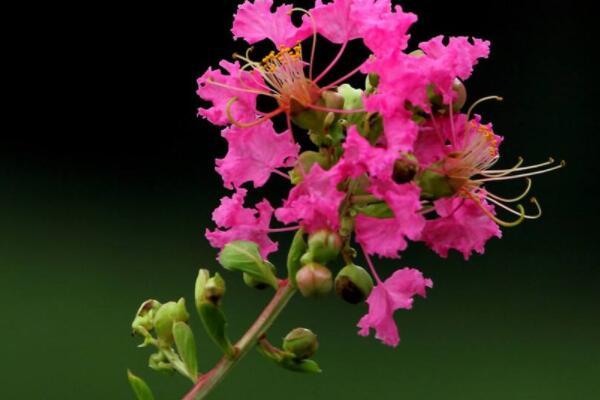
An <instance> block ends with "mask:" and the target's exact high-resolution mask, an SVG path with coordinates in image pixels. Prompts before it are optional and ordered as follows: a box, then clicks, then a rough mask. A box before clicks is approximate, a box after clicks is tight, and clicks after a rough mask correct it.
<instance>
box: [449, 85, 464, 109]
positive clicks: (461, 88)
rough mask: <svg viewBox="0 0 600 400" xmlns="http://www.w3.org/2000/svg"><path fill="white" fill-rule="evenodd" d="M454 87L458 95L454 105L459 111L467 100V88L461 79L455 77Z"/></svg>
mask: <svg viewBox="0 0 600 400" xmlns="http://www.w3.org/2000/svg"><path fill="white" fill-rule="evenodd" d="M452 89H454V91H455V92H456V95H457V96H456V99H454V102H453V104H452V106H453V109H454V111H456V112H458V111H460V109H461V108H463V107H464V105H465V103H466V102H467V88H465V85H464V84H463V83H462V82H461V81H460V79H455V80H454V84H453V85H452Z"/></svg>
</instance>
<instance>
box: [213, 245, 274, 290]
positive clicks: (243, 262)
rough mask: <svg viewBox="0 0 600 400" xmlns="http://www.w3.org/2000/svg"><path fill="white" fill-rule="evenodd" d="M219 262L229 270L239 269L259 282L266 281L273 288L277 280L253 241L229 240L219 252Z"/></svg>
mask: <svg viewBox="0 0 600 400" xmlns="http://www.w3.org/2000/svg"><path fill="white" fill-rule="evenodd" d="M219 262H220V263H221V265H222V266H223V267H224V268H225V269H228V270H230V271H239V272H243V273H247V274H248V275H251V276H252V277H253V278H255V279H257V280H258V281H261V282H266V283H268V284H269V286H271V287H272V288H274V289H277V287H278V280H277V277H276V276H275V274H274V273H273V270H272V269H271V266H272V265H271V264H270V263H269V262H267V261H265V260H263V258H262V256H261V255H260V251H259V248H258V245H257V244H256V243H254V242H250V241H245V240H236V241H233V242H229V243H228V244H227V245H225V247H223V250H221V253H220V254H219Z"/></svg>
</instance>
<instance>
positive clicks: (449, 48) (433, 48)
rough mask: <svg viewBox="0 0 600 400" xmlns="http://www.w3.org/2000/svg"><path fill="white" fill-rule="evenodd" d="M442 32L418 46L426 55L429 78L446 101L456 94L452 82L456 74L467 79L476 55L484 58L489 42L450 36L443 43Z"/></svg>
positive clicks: (478, 57)
mask: <svg viewBox="0 0 600 400" xmlns="http://www.w3.org/2000/svg"><path fill="white" fill-rule="evenodd" d="M443 41H444V37H443V36H436V37H434V38H433V39H431V40H429V41H427V42H423V43H421V44H420V45H419V48H421V50H423V51H424V52H425V53H426V54H427V56H426V57H425V59H427V60H428V61H429V62H428V64H429V65H428V71H427V74H428V76H429V80H430V82H431V83H433V84H435V86H436V88H437V90H439V91H440V93H441V94H442V95H443V96H444V103H446V104H449V103H450V101H451V100H453V99H454V98H455V97H456V93H455V92H454V90H452V85H453V83H454V80H455V79H456V78H460V79H463V80H464V79H467V78H468V77H469V76H471V73H472V72H473V67H474V66H475V65H476V64H477V61H478V60H479V59H480V58H487V57H488V55H489V53H490V42H488V41H486V40H481V39H473V42H472V43H471V41H469V38H467V37H464V36H460V37H451V38H450V39H449V40H448V44H447V45H444V43H443Z"/></svg>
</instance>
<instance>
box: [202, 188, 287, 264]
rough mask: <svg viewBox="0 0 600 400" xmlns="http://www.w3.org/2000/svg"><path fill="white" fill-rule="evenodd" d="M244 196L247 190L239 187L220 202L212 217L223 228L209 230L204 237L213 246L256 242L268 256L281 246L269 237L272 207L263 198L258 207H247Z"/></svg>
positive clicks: (261, 251) (219, 246)
mask: <svg viewBox="0 0 600 400" xmlns="http://www.w3.org/2000/svg"><path fill="white" fill-rule="evenodd" d="M245 196H246V190H245V189H238V190H237V191H236V192H235V193H234V194H233V195H232V196H231V197H223V198H222V199H221V205H220V206H219V207H217V208H216V209H215V211H214V212H213V220H214V221H215V223H216V224H217V226H218V227H219V228H220V229H215V230H213V231H211V230H208V229H207V230H206V232H205V236H206V238H207V239H208V241H209V243H210V244H211V246H213V247H215V248H218V249H222V248H223V247H224V246H225V245H226V244H227V243H229V242H231V241H234V240H249V241H252V242H255V243H256V244H258V247H259V248H260V253H261V255H262V256H263V257H265V258H266V257H267V256H268V255H269V254H270V253H272V252H274V251H276V250H277V247H278V246H277V243H276V242H273V241H272V240H271V239H270V238H269V236H268V231H269V224H270V222H271V216H272V215H273V207H271V204H269V202H268V201H267V200H263V201H261V202H260V203H258V204H257V205H256V209H251V208H244V198H245Z"/></svg>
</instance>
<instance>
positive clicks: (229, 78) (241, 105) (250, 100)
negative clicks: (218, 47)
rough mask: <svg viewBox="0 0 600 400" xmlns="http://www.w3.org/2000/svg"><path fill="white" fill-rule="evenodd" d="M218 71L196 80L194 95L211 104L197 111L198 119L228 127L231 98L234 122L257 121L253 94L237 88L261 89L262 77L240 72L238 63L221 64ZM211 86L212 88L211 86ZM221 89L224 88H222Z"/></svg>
mask: <svg viewBox="0 0 600 400" xmlns="http://www.w3.org/2000/svg"><path fill="white" fill-rule="evenodd" d="M219 65H220V66H221V68H223V69H224V70H225V72H227V74H223V73H222V72H221V70H219V69H217V70H213V69H211V68H208V70H207V71H206V72H205V73H204V74H203V75H202V76H201V77H200V78H198V81H197V82H198V90H197V91H196V94H197V95H198V96H199V97H200V98H201V99H203V100H206V101H209V102H211V103H212V104H213V105H212V107H209V108H202V107H201V108H199V109H198V115H201V116H203V117H204V118H206V119H208V120H209V121H210V122H211V123H213V124H215V125H228V124H229V123H230V121H229V118H228V117H227V103H228V102H229V101H230V100H231V99H232V98H234V97H235V98H237V101H235V102H234V103H233V104H232V105H231V114H232V116H233V118H234V119H235V120H236V121H239V122H249V121H253V120H255V119H256V114H257V113H256V97H257V96H258V95H257V94H256V93H251V92H248V91H242V90H236V88H249V89H251V90H252V89H260V85H261V84H262V77H261V76H260V74H258V73H256V72H252V73H251V72H247V71H242V70H241V69H240V64H239V62H237V61H236V62H234V63H230V62H228V61H225V60H223V61H221V62H220V63H219ZM213 83H214V84H213ZM221 85H224V86H221Z"/></svg>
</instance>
